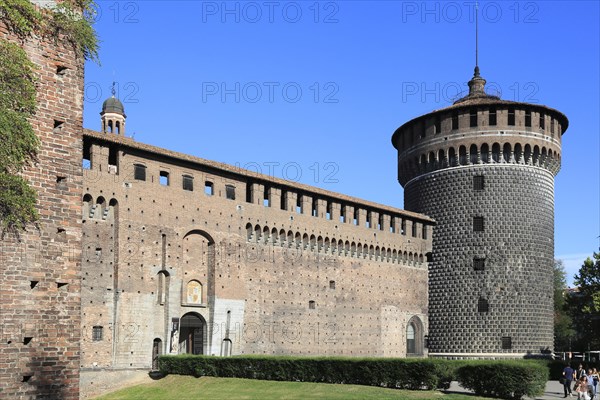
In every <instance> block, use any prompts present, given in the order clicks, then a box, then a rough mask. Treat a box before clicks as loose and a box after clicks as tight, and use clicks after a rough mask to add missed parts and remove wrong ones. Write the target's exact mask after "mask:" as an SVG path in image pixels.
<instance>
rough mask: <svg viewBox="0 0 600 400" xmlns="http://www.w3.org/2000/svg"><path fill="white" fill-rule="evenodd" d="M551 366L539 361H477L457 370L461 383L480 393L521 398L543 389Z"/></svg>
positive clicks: (540, 392) (480, 394) (533, 395)
mask: <svg viewBox="0 0 600 400" xmlns="http://www.w3.org/2000/svg"><path fill="white" fill-rule="evenodd" d="M548 376H549V373H548V367H547V366H546V365H545V364H544V363H543V362H536V361H527V362H525V361H501V362H489V361H477V362H470V363H468V364H466V365H463V366H461V367H460V368H458V370H457V380H458V382H459V384H460V385H461V386H462V387H464V388H466V389H470V390H472V391H474V392H475V394H477V395H479V396H490V397H497V398H501V399H521V398H522V397H523V396H528V397H535V396H539V395H541V394H543V393H544V388H545V387H546V382H547V381H548Z"/></svg>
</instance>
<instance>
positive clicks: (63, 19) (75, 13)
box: [48, 0, 98, 62]
mask: <svg viewBox="0 0 600 400" xmlns="http://www.w3.org/2000/svg"><path fill="white" fill-rule="evenodd" d="M94 5H95V3H94V2H93V1H92V0H78V1H75V0H70V1H63V2H62V3H58V4H57V5H56V7H55V8H54V10H53V12H52V17H51V18H50V20H49V24H48V28H49V33H50V34H51V35H52V36H53V37H55V38H56V37H58V36H59V35H60V34H63V35H65V36H66V37H67V39H68V40H69V41H70V42H71V43H72V44H73V46H74V47H75V49H76V51H77V53H78V54H79V55H80V56H83V57H84V59H86V60H92V61H95V62H98V38H97V36H96V31H95V30H94V28H93V27H92V24H93V23H94V19H95V18H96V9H95V8H94Z"/></svg>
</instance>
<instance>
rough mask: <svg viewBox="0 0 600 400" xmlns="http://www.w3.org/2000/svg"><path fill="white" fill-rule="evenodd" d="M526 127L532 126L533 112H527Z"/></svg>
mask: <svg viewBox="0 0 600 400" xmlns="http://www.w3.org/2000/svg"><path fill="white" fill-rule="evenodd" d="M525 126H531V110H525Z"/></svg>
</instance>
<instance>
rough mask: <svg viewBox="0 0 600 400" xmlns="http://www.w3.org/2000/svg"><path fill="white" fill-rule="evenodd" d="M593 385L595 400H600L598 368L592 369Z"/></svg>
mask: <svg viewBox="0 0 600 400" xmlns="http://www.w3.org/2000/svg"><path fill="white" fill-rule="evenodd" d="M591 378H592V385H593V387H594V398H595V399H597V398H598V380H599V379H600V375H599V374H598V370H597V369H596V368H594V369H592V376H591Z"/></svg>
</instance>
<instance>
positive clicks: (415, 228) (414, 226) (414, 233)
mask: <svg viewBox="0 0 600 400" xmlns="http://www.w3.org/2000/svg"><path fill="white" fill-rule="evenodd" d="M411 234H412V237H417V223H416V222H415V221H413V224H412V232H411Z"/></svg>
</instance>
